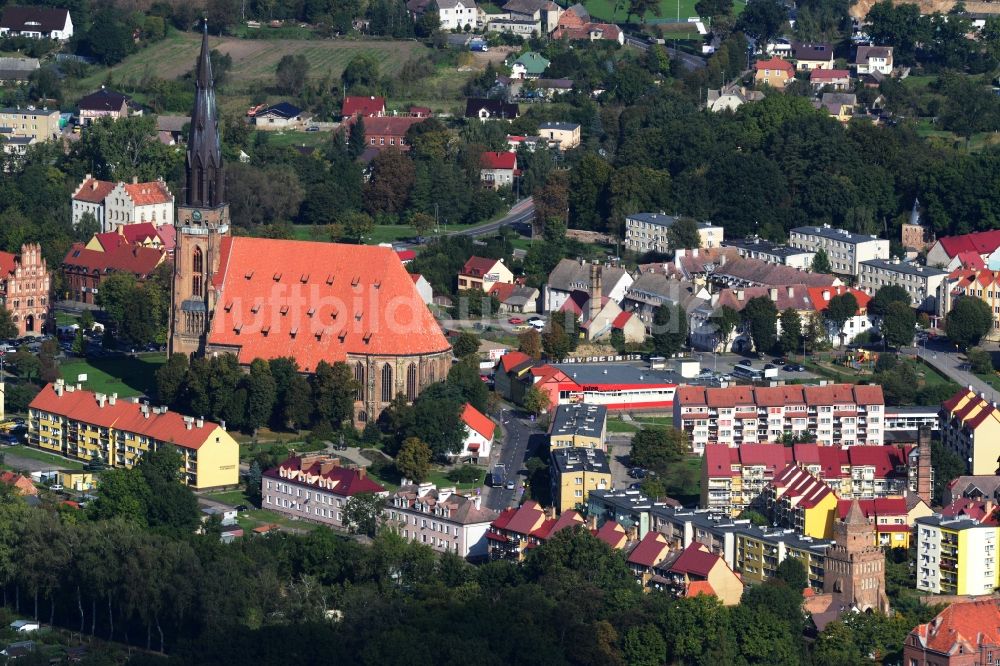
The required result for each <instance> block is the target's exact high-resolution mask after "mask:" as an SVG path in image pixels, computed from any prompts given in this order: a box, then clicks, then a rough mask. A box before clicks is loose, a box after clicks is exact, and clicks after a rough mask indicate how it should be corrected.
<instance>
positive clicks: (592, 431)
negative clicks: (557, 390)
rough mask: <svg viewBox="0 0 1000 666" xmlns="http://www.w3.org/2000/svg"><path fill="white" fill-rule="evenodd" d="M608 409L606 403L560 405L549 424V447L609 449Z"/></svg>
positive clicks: (552, 448) (554, 448) (553, 448)
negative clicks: (607, 439) (607, 438)
mask: <svg viewBox="0 0 1000 666" xmlns="http://www.w3.org/2000/svg"><path fill="white" fill-rule="evenodd" d="M607 421H608V409H607V407H605V406H604V405H586V404H584V403H574V404H572V405H559V406H558V407H556V411H555V413H553V415H552V424H551V425H550V426H549V448H550V449H551V450H553V451H555V450H556V449H568V448H573V447H576V448H582V449H600V450H601V451H607V450H608V445H607V441H606V437H607Z"/></svg>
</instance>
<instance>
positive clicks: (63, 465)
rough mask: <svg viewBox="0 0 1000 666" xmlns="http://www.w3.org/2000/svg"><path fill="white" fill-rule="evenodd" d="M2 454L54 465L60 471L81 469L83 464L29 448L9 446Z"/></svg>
mask: <svg viewBox="0 0 1000 666" xmlns="http://www.w3.org/2000/svg"><path fill="white" fill-rule="evenodd" d="M3 452H4V453H5V454H9V455H11V456H17V457H18V458H27V459H29V460H37V461H38V462H43V463H47V464H50V465H55V466H56V467H58V468H60V469H83V463H81V462H77V461H74V460H67V459H66V458H63V457H61V456H55V455H52V454H51V453H46V452H45V451H40V450H38V449H33V448H31V447H29V446H9V447H7V448H5V449H3Z"/></svg>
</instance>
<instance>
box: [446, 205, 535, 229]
mask: <svg viewBox="0 0 1000 666" xmlns="http://www.w3.org/2000/svg"><path fill="white" fill-rule="evenodd" d="M534 218H535V202H534V200H533V199H532V198H531V197H528V198H527V199H522V200H521V201H519V202H517V203H516V204H514V205H513V206H512V207H511V209H510V212H508V213H507V214H506V215H504V216H503V217H501V218H500V219H499V220H496V221H494V222H490V223H489V224H484V225H482V226H477V227H473V228H471V229H462V230H461V231H452V232H451V233H449V234H448V235H449V236H491V235H493V234H495V233H496V232H497V231H499V230H500V227H506V226H510V225H512V224H530V223H531V221H532V220H533V219H534Z"/></svg>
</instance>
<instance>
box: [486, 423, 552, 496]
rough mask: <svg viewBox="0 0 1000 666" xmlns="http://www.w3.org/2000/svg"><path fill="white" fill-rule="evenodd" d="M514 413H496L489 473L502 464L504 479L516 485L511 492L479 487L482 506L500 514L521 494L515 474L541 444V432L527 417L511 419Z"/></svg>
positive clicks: (520, 478)
mask: <svg viewBox="0 0 1000 666" xmlns="http://www.w3.org/2000/svg"><path fill="white" fill-rule="evenodd" d="M516 413H517V412H513V411H512V410H511V409H509V408H503V409H502V410H501V412H500V415H501V416H500V420H501V426H500V430H501V432H500V438H498V440H497V442H496V444H495V446H494V447H493V453H492V454H491V455H490V464H489V470H492V469H493V467H494V466H495V465H497V464H503V465H505V466H506V468H507V478H508V479H513V480H514V481H516V484H517V486H516V488H515V489H514V490H506V489H505V488H494V487H492V486H484V487H483V497H484V502H485V504H486V507H487V508H489V509H493V510H494V511H503V510H504V509H506V508H508V507H510V506H511V504H512V502H514V501H515V500H519V499H520V498H521V494H522V493H523V492H524V476H522V475H520V474H519V472H520V471H521V470H523V469H524V461H525V460H526V459H527V458H529V457H531V456H532V455H534V452H535V451H537V450H538V449H539V447H541V446H543V445H544V444H545V437H546V435H545V433H543V432H542V431H541V429H540V428H538V426H536V425H535V424H534V423H532V422H531V419H530V418H521V417H518V416H515V415H514V414H516Z"/></svg>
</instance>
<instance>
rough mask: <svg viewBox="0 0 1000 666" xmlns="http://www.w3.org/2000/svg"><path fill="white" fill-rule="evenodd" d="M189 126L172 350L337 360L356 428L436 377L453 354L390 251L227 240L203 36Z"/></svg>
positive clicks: (308, 362) (245, 359) (311, 363)
mask: <svg viewBox="0 0 1000 666" xmlns="http://www.w3.org/2000/svg"><path fill="white" fill-rule="evenodd" d="M190 127H191V130H190V132H191V133H190V137H189V140H188V149H187V163H186V171H187V182H186V187H185V189H184V193H183V196H182V197H181V203H180V205H178V206H177V221H176V225H175V226H176V231H177V242H176V247H175V250H174V279H173V303H172V307H171V317H170V353H185V354H215V353H232V354H234V355H235V356H236V357H237V359H239V362H240V364H241V365H243V366H249V364H250V363H251V361H253V360H254V359H256V358H264V359H272V358H278V357H281V356H291V357H293V358H295V359H296V360H297V361H298V364H299V367H300V369H301V370H302V371H303V372H307V373H309V372H313V371H315V369H316V365H317V364H318V363H319V362H320V361H326V362H328V363H334V362H337V361H345V362H346V363H348V365H350V366H351V367H352V369H353V370H354V376H355V378H356V379H357V380H358V382H359V384H360V389H359V391H358V395H357V400H356V402H355V407H354V420H355V423H356V424H358V425H363V424H364V423H365V422H366V421H368V420H370V419H373V418H377V417H378V415H379V414H380V413H381V412H382V410H383V409H384V408H385V407H386V406H387V405H388V404H389V403H390V402H391V401H392V399H393V398H395V397H396V396H397V395H399V394H403V395H404V396H406V397H407V399H409V400H412V399H413V398H415V397H416V396H417V394H418V393H419V392H420V391H421V390H422V389H423V388H425V387H426V386H428V385H429V384H431V383H434V382H436V381H440V380H442V379H444V378H445V376H446V375H447V372H448V369H449V368H450V366H451V358H452V354H451V346H450V345H449V343H448V341H447V339H446V338H445V337H444V335H443V333H442V332H441V328H440V327H439V326H438V324H437V322H436V321H435V319H434V317H433V316H432V315H431V313H430V311H429V310H428V309H427V306H426V305H425V304H424V302H423V300H422V299H421V297H420V294H419V293H418V292H417V289H416V287H415V286H414V283H413V280H412V279H411V278H410V275H409V273H407V271H406V269H405V268H404V267H403V264H402V263H401V262H400V260H399V257H398V256H397V255H396V253H395V252H393V251H392V249H391V248H381V247H374V246H366V245H342V244H336V243H319V242H305V241H290V240H273V239H262V238H246V237H234V236H232V235H231V233H230V223H231V222H230V217H229V205H228V203H227V198H226V188H225V164H224V163H223V160H222V148H221V144H220V140H219V123H218V112H217V109H216V105H215V90H214V83H213V79H212V66H211V61H210V60H209V47H208V38H207V33H206V35H205V37H203V40H202V47H201V55H200V57H199V59H198V63H197V77H196V93H195V106H194V109H193V111H192V114H191V125H190Z"/></svg>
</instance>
